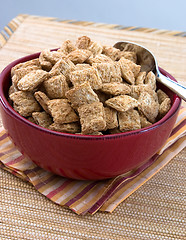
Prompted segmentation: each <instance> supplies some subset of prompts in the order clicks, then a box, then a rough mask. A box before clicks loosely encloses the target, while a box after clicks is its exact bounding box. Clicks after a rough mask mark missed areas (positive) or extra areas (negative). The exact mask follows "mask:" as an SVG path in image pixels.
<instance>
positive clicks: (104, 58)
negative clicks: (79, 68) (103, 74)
mask: <svg viewBox="0 0 186 240" xmlns="http://www.w3.org/2000/svg"><path fill="white" fill-rule="evenodd" d="M103 62H105V63H113V60H112V59H111V58H110V57H108V56H106V55H104V54H99V55H96V56H95V57H93V56H91V57H89V59H87V60H86V63H88V64H90V65H92V64H93V63H103Z"/></svg>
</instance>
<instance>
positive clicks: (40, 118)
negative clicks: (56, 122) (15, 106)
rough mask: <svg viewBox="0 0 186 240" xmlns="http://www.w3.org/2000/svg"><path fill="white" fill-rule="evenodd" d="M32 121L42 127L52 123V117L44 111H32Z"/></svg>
mask: <svg viewBox="0 0 186 240" xmlns="http://www.w3.org/2000/svg"><path fill="white" fill-rule="evenodd" d="M32 117H33V119H34V122H35V123H36V124H37V125H39V126H41V127H44V128H48V127H49V126H50V125H51V124H52V118H51V117H50V115H49V114H47V113H46V112H33V113H32Z"/></svg>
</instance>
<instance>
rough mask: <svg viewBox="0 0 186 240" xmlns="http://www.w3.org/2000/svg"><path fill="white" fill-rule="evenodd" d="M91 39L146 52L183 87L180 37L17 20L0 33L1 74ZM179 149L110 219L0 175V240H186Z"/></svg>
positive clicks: (185, 42)
mask: <svg viewBox="0 0 186 240" xmlns="http://www.w3.org/2000/svg"><path fill="white" fill-rule="evenodd" d="M80 35H88V36H90V37H91V38H92V39H94V40H99V41H101V42H102V43H105V44H109V45H110V44H113V43H114V42H116V41H119V40H130V41H135V42H138V43H140V44H143V45H145V46H146V47H148V48H149V49H150V50H151V51H153V52H154V54H155V55H156V56H157V59H158V62H159V65H160V66H161V67H162V68H164V69H165V70H167V71H168V72H170V73H171V74H172V75H173V76H174V77H175V78H176V79H177V80H178V81H179V82H181V83H182V84H185V82H186V68H185V65H186V54H185V53H186V39H185V37H184V36H185V33H180V32H173V31H172V32H171V31H163V30H157V29H146V28H136V27H124V26H118V25H106V24H96V23H90V22H76V21H65V20H63V21H60V20H58V19H54V18H41V17H36V16H28V15H20V16H18V17H16V18H15V19H13V20H12V21H11V22H10V23H9V24H8V25H7V26H6V27H5V29H4V30H3V31H2V32H1V34H0V45H1V49H0V71H1V70H2V69H3V68H4V67H5V66H6V65H7V64H8V63H9V62H11V61H12V60H14V59H17V58H19V57H21V56H24V55H27V54H30V53H33V52H36V51H40V50H41V49H43V48H55V47H58V46H60V45H61V43H62V42H63V41H64V40H66V39H67V38H69V39H71V40H74V39H76V38H77V37H78V36H80ZM185 156H186V151H185V150H183V151H182V152H181V153H180V154H178V155H177V156H176V157H175V158H174V159H173V160H172V161H171V162H170V163H169V164H168V165H167V166H166V167H165V168H163V169H162V170H161V171H160V172H159V173H158V174H156V175H155V176H154V177H153V178H152V179H151V180H149V181H148V182H147V183H146V184H144V185H143V186H142V187H141V188H140V189H138V190H137V191H136V192H135V193H133V194H132V195H131V196H130V197H128V198H127V199H126V200H125V201H124V202H123V203H121V204H120V205H119V206H118V208H117V209H116V210H115V211H114V212H113V213H112V214H107V213H97V214H96V215H94V216H89V215H88V216H78V215H75V214H74V213H72V212H70V210H68V209H64V208H61V207H60V206H58V205H56V204H54V203H52V202H51V201H49V200H48V199H46V198H45V197H44V196H42V195H41V194H39V193H38V192H36V191H35V190H34V188H33V187H32V186H30V185H28V184H27V183H25V182H23V181H21V180H20V179H18V178H15V177H14V176H13V175H11V174H9V173H7V172H5V171H3V170H0V239H93V238H95V239H185V222H184V219H185V218H184V217H185V215H184V214H185V205H184V204H185V202H184V195H185V188H184V179H185Z"/></svg>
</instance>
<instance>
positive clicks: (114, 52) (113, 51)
mask: <svg viewBox="0 0 186 240" xmlns="http://www.w3.org/2000/svg"><path fill="white" fill-rule="evenodd" d="M102 54H105V55H106V56H108V57H110V58H111V59H112V60H113V61H116V60H118V59H119V54H120V50H119V49H117V48H115V47H112V46H103V50H102Z"/></svg>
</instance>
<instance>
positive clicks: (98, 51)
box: [88, 42, 103, 57]
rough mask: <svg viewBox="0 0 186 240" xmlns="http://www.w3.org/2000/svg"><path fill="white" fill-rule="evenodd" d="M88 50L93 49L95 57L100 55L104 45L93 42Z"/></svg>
mask: <svg viewBox="0 0 186 240" xmlns="http://www.w3.org/2000/svg"><path fill="white" fill-rule="evenodd" d="M88 50H89V51H91V52H92V54H93V57H95V56H96V55H99V54H101V53H102V50H103V47H102V45H101V44H100V43H98V42H92V44H91V45H90V46H89V48H88Z"/></svg>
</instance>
